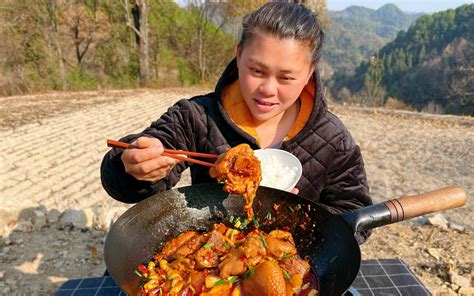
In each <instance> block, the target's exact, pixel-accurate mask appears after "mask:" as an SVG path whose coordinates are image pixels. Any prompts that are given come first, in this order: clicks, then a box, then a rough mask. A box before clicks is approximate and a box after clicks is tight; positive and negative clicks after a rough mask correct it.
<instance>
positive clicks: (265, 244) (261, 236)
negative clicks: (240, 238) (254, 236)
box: [260, 232, 268, 249]
mask: <svg viewBox="0 0 474 296" xmlns="http://www.w3.org/2000/svg"><path fill="white" fill-rule="evenodd" d="M260 238H261V239H262V242H263V245H264V246H265V248H267V249H268V245H267V241H266V240H265V237H264V236H263V234H262V233H261V232H260Z"/></svg>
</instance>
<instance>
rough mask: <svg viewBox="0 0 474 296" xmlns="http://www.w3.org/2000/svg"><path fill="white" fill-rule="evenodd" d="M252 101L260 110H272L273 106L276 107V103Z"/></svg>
mask: <svg viewBox="0 0 474 296" xmlns="http://www.w3.org/2000/svg"><path fill="white" fill-rule="evenodd" d="M254 101H255V103H256V104H257V106H258V107H261V108H272V107H273V106H276V105H278V103H272V102H267V101H263V100H259V99H254Z"/></svg>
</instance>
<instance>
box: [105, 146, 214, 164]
mask: <svg viewBox="0 0 474 296" xmlns="http://www.w3.org/2000/svg"><path fill="white" fill-rule="evenodd" d="M107 146H108V147H112V148H123V149H129V148H138V147H137V146H135V145H133V144H129V143H125V142H120V141H115V140H107ZM179 154H181V155H188V156H196V157H203V158H217V157H218V155H216V154H209V153H200V152H190V151H183V150H172V149H165V150H164V152H163V153H161V155H163V156H166V157H171V158H174V159H178V160H183V161H187V162H192V163H195V164H200V165H204V166H208V167H214V166H216V165H215V164H213V163H210V162H205V161H201V160H197V159H194V158H189V157H183V156H180V155H179Z"/></svg>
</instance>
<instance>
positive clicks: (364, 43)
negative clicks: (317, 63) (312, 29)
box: [323, 4, 419, 79]
mask: <svg viewBox="0 0 474 296" xmlns="http://www.w3.org/2000/svg"><path fill="white" fill-rule="evenodd" d="M329 16H330V18H331V25H330V26H329V28H328V29H327V30H326V32H325V36H326V41H325V48H324V53H323V63H325V64H326V67H325V69H326V71H325V73H324V77H323V78H325V79H327V78H329V77H330V76H331V75H332V74H334V73H335V72H344V73H347V72H351V71H353V70H354V69H355V68H356V67H357V66H358V65H359V64H360V62H362V61H363V60H365V59H367V58H368V57H370V56H371V55H372V54H374V53H375V52H377V51H378V50H379V49H380V48H382V47H383V46H384V45H385V44H386V43H388V42H390V41H392V40H393V39H394V38H395V37H396V36H397V33H398V32H399V31H400V30H404V29H407V28H408V27H409V26H410V25H411V24H412V23H413V22H414V21H415V19H416V18H417V17H418V16H419V14H408V13H404V12H403V11H401V10H400V9H399V8H398V7H397V6H396V5H394V4H386V5H384V6H382V7H380V8H379V9H377V10H373V9H369V8H365V7H361V6H350V7H348V8H346V9H344V10H342V11H330V12H329Z"/></svg>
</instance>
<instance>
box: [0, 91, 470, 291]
mask: <svg viewBox="0 0 474 296" xmlns="http://www.w3.org/2000/svg"><path fill="white" fill-rule="evenodd" d="M197 93H202V91H199V90H191V89H168V90H161V91H157V90H133V91H117V92H101V93H98V92H87V93H57V94H45V95H37V96H24V97H9V98H0V137H1V138H2V141H1V142H0V151H1V154H0V162H1V165H0V198H1V199H2V203H1V205H0V234H2V237H1V238H0V295H10V294H12V293H13V291H14V292H16V293H18V294H21V295H23V294H26V295H29V294H31V295H46V294H53V293H54V292H55V291H56V290H57V289H58V287H59V286H60V285H61V284H62V283H63V282H64V281H65V280H67V279H72V278H80V277H88V276H101V275H102V273H103V272H104V270H105V266H104V263H103V242H104V238H105V236H106V233H107V232H106V229H101V228H98V227H89V228H84V229H78V228H74V227H69V226H64V225H61V224H60V223H57V222H48V223H46V224H44V225H39V226H38V225H36V226H35V225H34V224H31V222H29V221H26V222H25V220H27V219H29V217H30V216H28V215H27V214H26V213H27V212H28V211H29V212H31V209H35V208H37V207H38V206H40V205H42V206H43V208H44V209H46V210H47V211H52V210H59V211H60V212H62V211H64V210H67V209H85V208H93V209H99V208H104V209H107V208H111V207H115V206H123V204H120V203H119V202H116V201H114V200H112V199H111V198H110V197H108V196H107V195H106V193H105V192H104V191H103V190H102V188H101V185H100V181H99V166H100V160H101V158H102V156H103V154H104V153H105V151H106V150H107V148H106V147H105V139H106V138H118V137H119V136H121V135H124V134H128V133H131V132H135V131H139V130H141V129H142V128H143V127H145V126H146V125H148V124H149V123H150V122H151V121H152V120H154V119H155V118H157V117H158V116H159V114H161V113H163V112H164V111H165V110H166V108H167V107H168V106H170V104H172V102H174V101H176V100H177V99H179V98H185V97H190V96H191V95H193V94H197ZM332 106H333V107H332V108H331V110H332V111H333V112H334V113H336V115H338V116H339V117H340V118H341V119H342V120H343V122H344V123H345V124H346V125H347V127H348V128H349V130H350V131H351V132H352V134H353V136H354V138H355V139H356V140H357V142H358V143H359V144H360V146H361V149H362V153H363V156H364V160H365V162H366V169H367V175H368V178H369V185H370V187H371V194H372V196H373V198H374V202H381V201H383V200H386V199H389V198H396V197H400V196H403V195H411V194H416V193H422V192H426V191H430V190H434V189H437V188H441V187H445V186H448V185H451V184H459V185H461V186H462V187H463V188H464V189H465V190H466V192H467V193H468V196H469V197H470V196H472V195H473V193H474V178H473V176H474V152H473V151H474V149H472V148H473V147H474V119H473V118H470V117H456V116H440V115H426V114H419V113H413V112H401V111H390V110H383V109H370V108H355V107H348V106H338V105H337V106H336V105H334V104H333V105H332ZM188 182H189V176H185V178H184V179H183V182H181V183H180V184H179V186H182V185H186V184H188ZM472 209H473V206H472V204H471V203H468V204H467V205H466V206H465V207H463V208H461V209H457V210H449V211H446V212H443V215H444V217H446V218H447V219H448V221H449V222H450V224H451V226H452V228H453V227H454V228H457V229H460V230H453V229H452V228H448V229H446V230H445V229H442V228H441V227H438V226H431V225H422V224H420V223H413V222H409V221H407V222H402V223H398V224H393V225H390V226H384V227H381V228H378V229H375V230H374V233H373V235H372V236H371V238H370V239H369V241H368V242H367V243H366V244H364V245H362V247H361V251H362V257H363V259H373V258H378V259H381V258H400V259H402V260H403V261H405V262H406V263H407V264H408V266H409V267H410V268H411V269H412V270H413V271H414V272H415V273H416V275H417V276H418V277H419V278H420V280H421V281H422V282H423V283H424V284H425V285H426V286H427V287H428V289H429V290H430V291H432V292H433V294H435V295H456V294H458V291H466V288H468V287H471V288H472V284H473V277H474V273H473V265H474V263H473V262H474V260H473V259H474V258H473V257H474V247H473V246H474V235H473V232H472V231H473V230H474V229H473V225H474V221H473V217H472V216H473V215H472ZM25 217H26V218H25ZM418 222H421V221H418ZM463 227H464V230H463V229H462V228H463ZM450 274H451V276H450ZM459 277H461V279H459ZM466 281H467V284H466ZM460 285H464V286H466V287H464V288H463V289H461V290H460ZM471 291H472V290H471Z"/></svg>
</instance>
